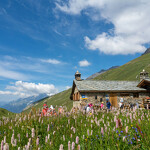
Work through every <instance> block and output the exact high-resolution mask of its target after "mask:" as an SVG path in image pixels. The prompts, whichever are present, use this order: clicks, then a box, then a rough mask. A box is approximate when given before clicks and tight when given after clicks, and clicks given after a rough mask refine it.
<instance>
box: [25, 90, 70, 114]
mask: <svg viewBox="0 0 150 150" xmlns="http://www.w3.org/2000/svg"><path fill="white" fill-rule="evenodd" d="M70 94H71V89H68V90H65V91H63V92H60V93H58V94H56V95H54V96H51V97H48V98H45V99H43V100H42V101H39V102H37V103H35V104H34V108H36V110H38V109H39V108H40V109H42V107H43V104H44V102H45V101H47V105H48V106H50V105H53V106H56V105H57V106H67V109H68V110H71V108H72V106H73V101H71V100H70ZM31 108H32V107H30V108H28V109H27V110H25V111H24V112H29V111H30V110H31Z"/></svg>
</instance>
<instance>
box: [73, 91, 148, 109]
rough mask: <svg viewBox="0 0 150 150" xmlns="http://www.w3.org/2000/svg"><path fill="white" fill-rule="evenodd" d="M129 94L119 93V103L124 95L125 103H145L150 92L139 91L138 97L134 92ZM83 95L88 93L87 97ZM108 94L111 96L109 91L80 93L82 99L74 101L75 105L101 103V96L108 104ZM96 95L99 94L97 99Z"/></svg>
mask: <svg viewBox="0 0 150 150" xmlns="http://www.w3.org/2000/svg"><path fill="white" fill-rule="evenodd" d="M128 94H129V95H128V96H121V93H117V102H118V104H119V102H120V99H121V97H123V100H124V104H129V103H132V104H136V103H139V104H142V103H143V98H145V97H147V96H150V93H139V97H138V98H134V97H133V93H128ZM82 95H86V96H87V99H82ZM106 95H108V97H109V93H80V101H74V102H73V106H75V107H76V106H79V105H80V103H81V104H84V105H86V104H89V103H92V104H101V102H100V98H102V100H103V102H104V105H105V106H106ZM95 96H97V99H95Z"/></svg>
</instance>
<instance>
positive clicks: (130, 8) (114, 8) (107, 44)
mask: <svg viewBox="0 0 150 150" xmlns="http://www.w3.org/2000/svg"><path fill="white" fill-rule="evenodd" d="M56 5H57V8H59V9H60V10H61V11H64V12H66V13H69V14H74V15H79V14H80V13H81V12H83V11H85V10H88V8H93V9H94V10H95V11H96V13H95V12H94V13H93V14H91V15H90V16H91V17H92V18H93V20H94V18H95V15H96V17H97V16H99V20H101V19H104V20H105V21H106V22H108V23H112V24H113V25H114V28H113V32H112V33H109V32H107V33H101V34H99V35H97V36H96V38H95V39H90V37H87V36H85V44H86V46H87V48H88V49H90V50H99V51H100V52H103V53H105V54H114V55H115V54H134V53H137V52H138V53H142V52H144V51H145V49H146V48H145V47H144V46H143V45H145V44H148V43H150V20H149V19H148V18H147V17H148V16H149V14H150V9H149V7H150V1H149V0H143V1H141V0H133V1H120V0H101V1H99V0H69V1H68V3H67V4H65V3H63V4H62V3H61V4H60V3H57V4H56ZM97 18H98V17H97Z"/></svg>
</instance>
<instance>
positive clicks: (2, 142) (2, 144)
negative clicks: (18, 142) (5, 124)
mask: <svg viewBox="0 0 150 150" xmlns="http://www.w3.org/2000/svg"><path fill="white" fill-rule="evenodd" d="M3 146H4V141H3V140H2V141H1V150H3Z"/></svg>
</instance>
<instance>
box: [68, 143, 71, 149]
mask: <svg viewBox="0 0 150 150" xmlns="http://www.w3.org/2000/svg"><path fill="white" fill-rule="evenodd" d="M70 147H71V144H70V141H69V142H68V150H70Z"/></svg>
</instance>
